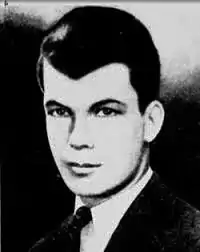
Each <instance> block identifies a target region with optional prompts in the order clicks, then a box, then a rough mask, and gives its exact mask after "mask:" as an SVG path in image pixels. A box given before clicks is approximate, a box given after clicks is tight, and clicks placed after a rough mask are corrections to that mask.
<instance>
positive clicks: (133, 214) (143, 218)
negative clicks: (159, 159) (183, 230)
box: [105, 173, 169, 252]
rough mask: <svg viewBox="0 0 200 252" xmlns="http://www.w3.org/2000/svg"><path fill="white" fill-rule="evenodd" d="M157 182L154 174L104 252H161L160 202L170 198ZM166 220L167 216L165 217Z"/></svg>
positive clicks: (122, 220)
mask: <svg viewBox="0 0 200 252" xmlns="http://www.w3.org/2000/svg"><path fill="white" fill-rule="evenodd" d="M163 189H164V192H162V191H163V190H162V184H161V183H160V182H159V176H158V175H157V174H156V173H154V174H153V175H152V177H151V179H150V181H149V182H148V184H147V185H146V187H145V188H144V189H143V190H142V192H141V193H140V194H139V195H138V197H137V198H136V199H135V200H134V202H133V203H132V204H131V206H130V207H129V209H128V210H127V212H126V213H125V215H124V216H123V218H122V219H121V221H120V223H119V225H118V227H117V228H116V230H115V232H114V233H113V235H112V237H111V239H110V241H109V243H108V245H107V247H106V249H105V252H111V251H112V252H113V251H115V252H117V251H124V250H125V248H126V251H127V248H128V251H154V252H156V251H161V244H160V242H159V239H158V237H157V230H158V229H159V225H160V224H159V212H158V210H159V209H160V206H159V205H160V200H161V201H162V200H163V197H169V193H168V192H167V191H166V190H167V189H166V188H164V187H163ZM166 217H167V216H166Z"/></svg>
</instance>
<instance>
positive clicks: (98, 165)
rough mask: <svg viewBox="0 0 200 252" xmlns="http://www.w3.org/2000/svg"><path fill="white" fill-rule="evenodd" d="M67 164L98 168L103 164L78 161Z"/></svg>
mask: <svg viewBox="0 0 200 252" xmlns="http://www.w3.org/2000/svg"><path fill="white" fill-rule="evenodd" d="M67 165H68V166H70V167H78V168H97V167H100V166H101V164H91V163H82V164H80V163H77V162H67Z"/></svg>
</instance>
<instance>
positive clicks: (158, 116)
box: [144, 100, 165, 143]
mask: <svg viewBox="0 0 200 252" xmlns="http://www.w3.org/2000/svg"><path fill="white" fill-rule="evenodd" d="M164 115H165V112H164V108H163V105H162V104H161V103H160V102H159V101H157V100H156V101H153V102H151V103H150V104H149V105H148V107H147V108H146V110H145V113H144V140H145V141H147V142H148V143H150V142H151V141H153V140H154V139H155V137H156V136H157V134H158V133H159V132H160V129H161V127H162V125H163V121H164Z"/></svg>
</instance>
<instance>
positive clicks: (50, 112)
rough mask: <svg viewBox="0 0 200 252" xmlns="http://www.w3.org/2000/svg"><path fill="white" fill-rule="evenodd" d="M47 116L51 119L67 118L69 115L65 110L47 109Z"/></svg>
mask: <svg viewBox="0 0 200 252" xmlns="http://www.w3.org/2000/svg"><path fill="white" fill-rule="evenodd" d="M47 114H48V115H50V116H53V117H69V113H68V112H67V110H66V109H65V108H54V109H49V110H48V112H47Z"/></svg>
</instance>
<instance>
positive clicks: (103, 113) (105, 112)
mask: <svg viewBox="0 0 200 252" xmlns="http://www.w3.org/2000/svg"><path fill="white" fill-rule="evenodd" d="M96 114H97V116H98V117H108V116H116V115H118V114H120V112H119V111H117V110H115V109H112V108H101V109H99V111H98V112H96Z"/></svg>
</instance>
